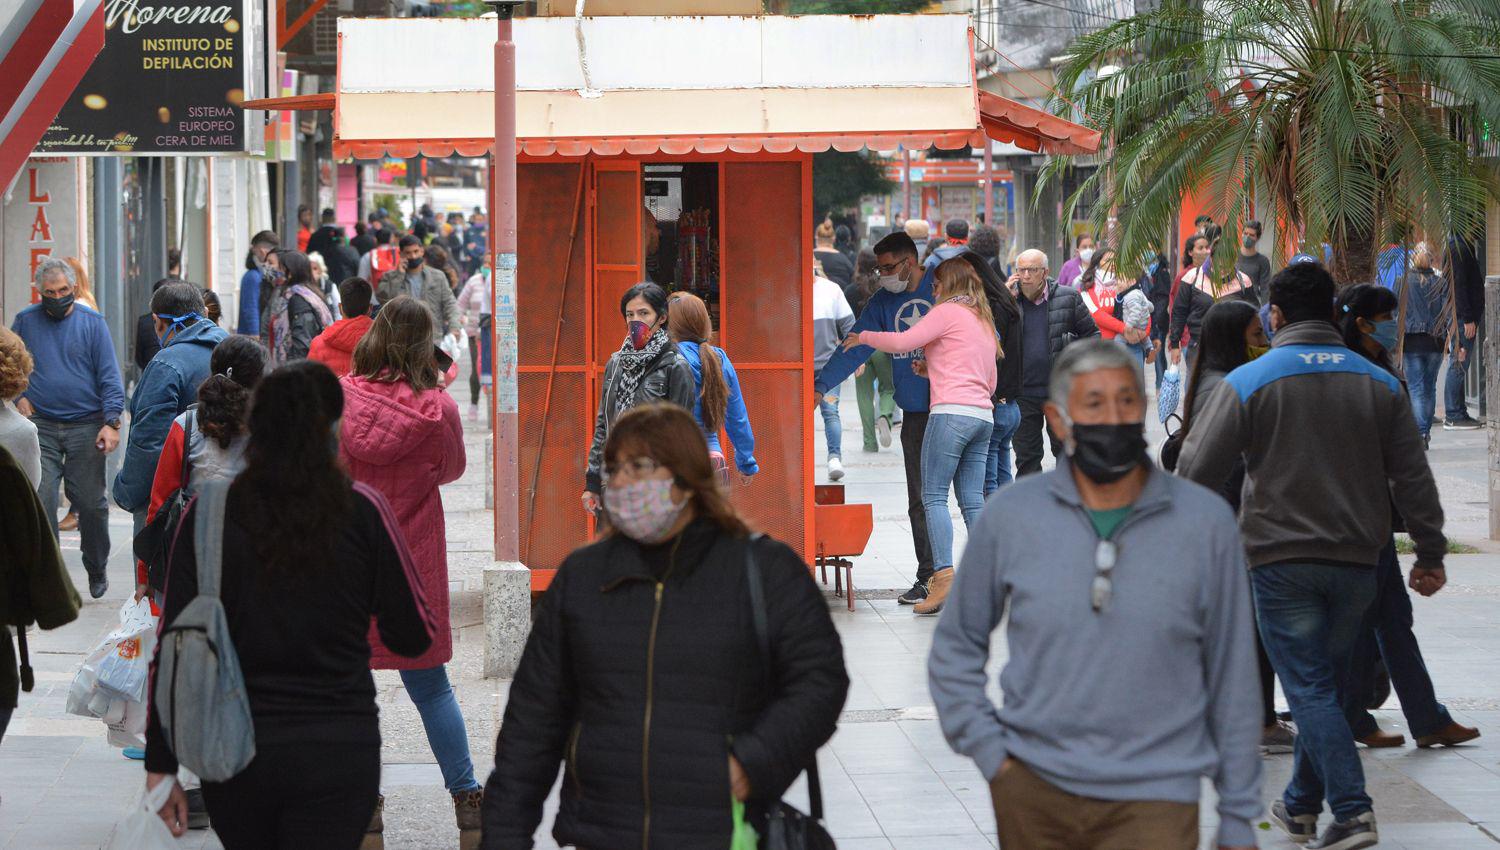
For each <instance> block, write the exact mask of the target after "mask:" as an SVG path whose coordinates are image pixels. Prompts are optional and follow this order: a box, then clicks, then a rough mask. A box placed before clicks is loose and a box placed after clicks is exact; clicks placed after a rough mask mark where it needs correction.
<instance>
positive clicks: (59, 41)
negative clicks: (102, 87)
mask: <svg viewBox="0 0 1500 850" xmlns="http://www.w3.org/2000/svg"><path fill="white" fill-rule="evenodd" d="M29 36H30V32H29V31H28V32H27V33H26V34H24V35H22V38H23V39H24V38H28V37H29ZM50 44H51V47H50V49H49V50H48V51H47V53H46V55H45V56H44V57H43V58H42V61H41V62H40V63H39V64H38V67H35V68H31V69H29V70H28V71H27V73H26V79H27V83H26V85H24V86H22V89H21V97H24V98H26V99H25V101H24V102H18V103H15V104H13V105H12V106H11V107H10V108H9V109H8V110H7V111H6V114H5V117H4V120H3V121H0V130H3V131H4V132H3V139H0V186H8V185H10V181H11V180H12V179H14V178H15V176H16V174H17V173H19V172H20V170H21V166H22V165H23V164H25V162H26V158H27V157H28V156H30V155H31V151H32V149H33V148H35V147H36V143H37V142H39V141H41V138H42V136H43V135H44V134H46V132H47V128H48V127H49V126H50V125H51V124H52V119H54V118H56V117H57V113H58V112H61V111H62V108H63V104H65V103H67V102H68V98H69V97H71V96H72V95H73V90H74V89H76V88H77V87H78V83H79V81H80V80H82V79H83V75H84V74H85V73H86V72H87V71H88V69H89V66H90V65H92V64H93V63H94V57H95V56H98V55H99V51H100V50H103V49H104V3H103V2H102V0H87V2H86V3H85V4H84V5H83V6H82V7H80V8H79V10H78V12H77V14H75V15H74V16H73V17H72V18H71V20H70V21H69V23H68V26H67V27H65V28H64V30H63V33H62V35H61V36H60V37H57V38H54V39H53V40H52V41H51V42H50ZM19 99H20V98H18V100H19Z"/></svg>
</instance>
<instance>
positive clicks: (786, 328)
mask: <svg viewBox="0 0 1500 850" xmlns="http://www.w3.org/2000/svg"><path fill="white" fill-rule="evenodd" d="M723 191H724V198H725V201H726V202H725V204H724V219H725V220H724V232H723V242H722V245H723V248H722V252H721V253H722V256H723V258H724V260H723V269H724V283H723V286H722V292H723V295H722V303H723V306H724V313H723V316H724V318H723V324H724V331H725V337H724V338H725V340H726V341H727V342H728V344H729V345H728V349H729V354H730V358H731V359H733V360H734V361H735V362H736V363H739V362H745V363H772V362H775V363H788V362H789V363H801V362H802V322H803V321H804V316H806V314H807V308H806V307H805V305H803V303H802V276H803V274H804V272H805V270H804V269H803V266H802V264H803V260H804V259H805V260H806V261H807V264H808V267H809V268H810V267H811V265H812V258H811V257H805V258H804V257H803V255H802V236H803V234H802V164H801V163H798V162H746V163H729V164H726V165H725V166H724V190H723ZM801 406H805V405H801Z"/></svg>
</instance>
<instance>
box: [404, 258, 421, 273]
mask: <svg viewBox="0 0 1500 850" xmlns="http://www.w3.org/2000/svg"><path fill="white" fill-rule="evenodd" d="M406 267H407V268H408V269H411V270H412V271H416V270H417V269H419V268H421V267H422V258H421V257H407V258H406Z"/></svg>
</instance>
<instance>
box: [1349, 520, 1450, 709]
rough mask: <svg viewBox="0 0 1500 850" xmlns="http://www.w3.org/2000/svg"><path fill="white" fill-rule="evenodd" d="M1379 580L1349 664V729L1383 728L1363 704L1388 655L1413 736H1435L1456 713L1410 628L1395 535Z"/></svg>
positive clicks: (1408, 601) (1382, 557) (1379, 570)
mask: <svg viewBox="0 0 1500 850" xmlns="http://www.w3.org/2000/svg"><path fill="white" fill-rule="evenodd" d="M1375 585H1376V589H1375V604H1374V605H1373V606H1372V607H1371V608H1370V614H1369V618H1368V619H1367V620H1366V621H1365V628H1364V629H1363V630H1362V631H1361V633H1360V636H1359V640H1358V641H1356V642H1355V646H1354V657H1353V659H1352V661H1351V662H1350V665H1349V669H1350V670H1351V671H1352V672H1351V673H1350V676H1351V677H1352V678H1351V681H1352V683H1353V686H1352V687H1351V688H1349V695H1348V697H1347V698H1346V699H1345V701H1344V714H1345V715H1347V716H1348V718H1349V728H1350V729H1352V730H1353V731H1354V737H1356V738H1363V737H1364V736H1366V735H1370V734H1373V733H1374V732H1375V731H1376V730H1377V729H1379V728H1380V727H1379V726H1378V725H1376V723H1375V718H1374V717H1372V716H1370V712H1369V711H1368V710H1366V708H1365V706H1363V705H1361V704H1360V703H1362V702H1363V701H1364V698H1365V696H1366V695H1368V694H1369V693H1370V692H1371V691H1372V690H1373V685H1374V682H1373V679H1374V677H1375V661H1376V659H1379V658H1384V659H1385V669H1386V670H1387V671H1388V672H1389V673H1390V674H1391V687H1393V688H1395V690H1396V695H1397V696H1399V697H1400V698H1401V713H1402V714H1404V715H1406V726H1407V728H1408V729H1410V730H1411V734H1412V737H1414V738H1420V737H1422V736H1423V735H1431V734H1432V733H1434V732H1436V731H1438V730H1439V729H1442V728H1443V727H1444V726H1447V725H1448V724H1449V723H1452V722H1453V717H1452V716H1450V715H1449V714H1448V709H1447V708H1446V707H1445V706H1444V705H1443V704H1442V703H1440V702H1438V701H1437V694H1436V693H1434V691H1433V688H1432V676H1431V675H1429V674H1428V672H1427V665H1426V663H1424V662H1423V661H1422V648H1421V647H1419V646H1417V636H1416V635H1414V634H1412V632H1411V626H1412V614H1411V597H1410V596H1408V595H1406V583H1405V582H1404V581H1403V580H1402V577H1401V564H1400V562H1399V561H1397V560H1396V541H1395V540H1394V539H1393V540H1392V541H1391V542H1390V543H1387V544H1386V545H1385V548H1384V549H1382V550H1381V552H1380V564H1379V565H1378V566H1377V567H1376V568H1375Z"/></svg>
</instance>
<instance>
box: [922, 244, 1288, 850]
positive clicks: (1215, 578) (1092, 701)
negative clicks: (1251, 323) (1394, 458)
mask: <svg viewBox="0 0 1500 850" xmlns="http://www.w3.org/2000/svg"><path fill="white" fill-rule="evenodd" d="M1021 264H1022V265H1025V264H1026V263H1025V262H1024V261H1023V262H1022V263H1021ZM1046 416H1047V420H1048V422H1049V423H1050V424H1051V426H1052V428H1053V430H1054V431H1055V432H1056V433H1057V434H1059V435H1060V436H1061V437H1062V439H1063V442H1064V444H1065V445H1066V448H1067V453H1066V457H1065V459H1060V460H1059V462H1058V465H1057V469H1055V470H1053V471H1051V472H1048V473H1045V474H1041V475H1035V476H1032V477H1030V478H1026V479H1023V480H1019V481H1017V482H1016V483H1014V484H1012V485H1010V486H1009V487H1006V488H1002V489H1001V490H999V491H997V492H996V493H995V494H994V495H993V496H991V497H990V500H989V503H988V504H987V505H986V506H985V509H984V512H983V513H981V514H980V516H979V521H978V522H977V523H976V524H975V525H974V527H973V529H972V530H971V536H970V538H969V544H968V546H967V548H966V549H965V550H964V555H963V559H962V561H961V562H960V564H959V568H958V577H957V586H956V587H955V588H954V590H953V593H952V595H950V596H949V598H948V604H947V605H946V606H945V607H944V609H943V613H942V619H941V620H939V621H938V626H937V631H936V632H935V634H934V635H933V640H932V653H931V656H930V657H929V658H928V685H929V687H930V689H931V691H932V697H933V701H934V703H935V704H936V706H937V711H938V719H939V721H940V722H941V724H942V728H943V734H944V735H945V736H946V737H947V739H948V743H949V744H950V745H951V746H952V747H953V749H954V750H955V751H956V752H958V753H961V754H963V755H966V756H969V757H970V758H972V759H974V761H975V764H976V766H977V767H978V768H979V770H980V772H981V773H982V774H983V775H984V777H985V779H987V780H989V783H990V793H991V797H992V798H993V802H994V806H995V820H996V825H997V828H998V831H999V838H1000V845H1001V846H1002V847H1024V848H1031V849H1032V850H1061V848H1067V850H1091V848H1106V847H1150V848H1153V850H1158V849H1159V850H1195V848H1197V847H1198V842H1199V833H1198V823H1199V816H1198V803H1199V794H1200V787H1199V778H1200V777H1201V776H1208V777H1210V778H1211V779H1212V780H1213V782H1214V786H1215V790H1216V791H1217V793H1218V798H1219V799H1218V814H1219V830H1218V846H1219V847H1220V848H1226V850H1243V849H1244V848H1252V847H1254V846H1255V830H1254V827H1253V826H1252V822H1253V821H1254V819H1255V818H1257V817H1258V816H1259V814H1260V811H1261V804H1260V774H1261V764H1260V754H1259V745H1260V724H1261V717H1260V708H1259V705H1260V703H1259V699H1260V697H1259V691H1258V687H1259V685H1258V680H1259V672H1258V670H1257V666H1256V657H1255V644H1254V642H1253V641H1252V640H1251V635H1250V630H1251V629H1252V628H1254V620H1253V617H1252V615H1251V608H1250V583H1249V580H1248V579H1247V577H1246V569H1245V555H1244V549H1243V547H1242V544H1241V542H1240V536H1239V528H1238V527H1237V526H1236V524H1235V520H1234V514H1233V513H1232V512H1231V511H1230V510H1229V506H1228V505H1227V504H1226V503H1225V502H1224V500H1222V499H1216V498H1213V497H1212V496H1211V495H1210V494H1209V491H1208V490H1206V489H1204V488H1203V487H1200V486H1198V485H1196V484H1192V483H1189V482H1187V481H1184V480H1182V479H1179V478H1174V477H1172V476H1170V475H1168V474H1166V473H1165V472H1163V471H1162V470H1161V469H1159V468H1157V467H1156V466H1155V465H1154V464H1153V463H1152V462H1151V460H1150V459H1149V457H1148V456H1147V454H1146V437H1145V416H1146V392H1145V386H1144V379H1143V378H1142V375H1141V372H1140V368H1139V364H1137V363H1136V361H1135V360H1134V359H1133V358H1132V355H1131V354H1130V352H1129V351H1127V350H1126V349H1125V348H1124V347H1123V346H1119V345H1116V344H1114V343H1112V342H1106V341H1103V340H1091V341H1087V342H1082V343H1079V344H1078V345H1075V346H1072V347H1070V348H1069V349H1068V350H1067V351H1065V352H1063V353H1062V354H1061V355H1060V356H1059V357H1058V358H1057V361H1056V364H1055V365H1054V367H1053V370H1052V373H1051V375H1050V382H1049V399H1048V401H1047V403H1046ZM1184 529H1191V531H1190V532H1185V531H1184ZM1007 607H1008V608H1009V621H1008V623H1009V624H1008V626H1007V629H1006V638H1007V643H1008V646H1009V659H1008V660H1007V661H1006V663H1005V666H1004V668H1003V669H1002V670H1001V673H1000V689H1001V691H1002V693H1003V696H1004V699H1003V702H1002V705H1000V706H998V707H997V706H996V705H995V704H994V703H992V702H991V701H990V698H989V696H988V695H987V693H986V684H987V681H986V676H985V668H986V667H987V666H988V663H989V654H990V641H991V635H992V633H993V632H994V630H995V628H996V627H997V626H998V625H999V624H1000V621H1001V619H1002V617H1003V616H1004V615H1005V614H1006V609H1007Z"/></svg>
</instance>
